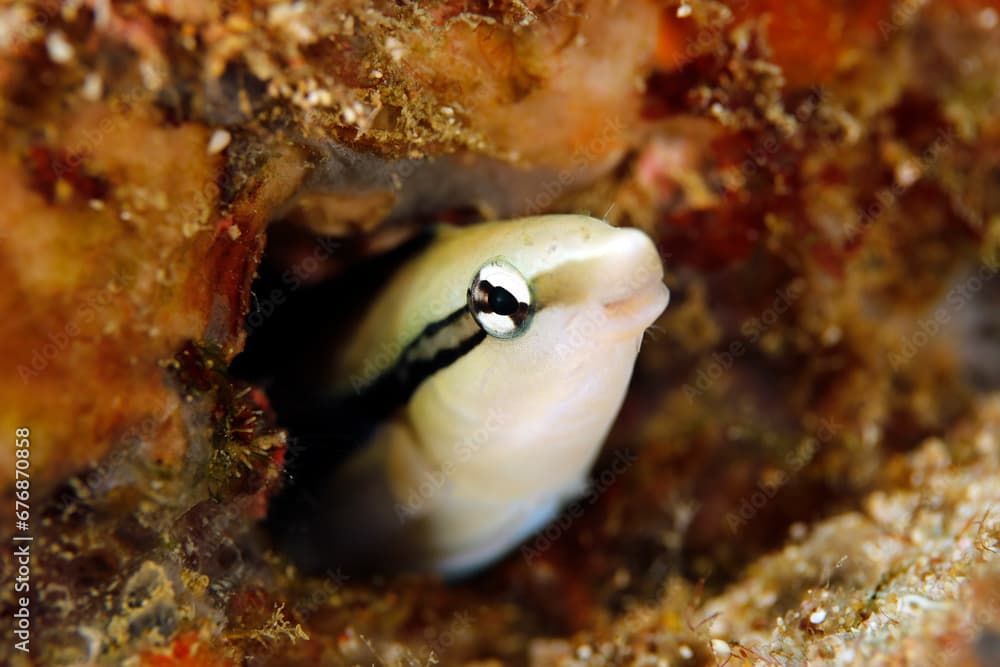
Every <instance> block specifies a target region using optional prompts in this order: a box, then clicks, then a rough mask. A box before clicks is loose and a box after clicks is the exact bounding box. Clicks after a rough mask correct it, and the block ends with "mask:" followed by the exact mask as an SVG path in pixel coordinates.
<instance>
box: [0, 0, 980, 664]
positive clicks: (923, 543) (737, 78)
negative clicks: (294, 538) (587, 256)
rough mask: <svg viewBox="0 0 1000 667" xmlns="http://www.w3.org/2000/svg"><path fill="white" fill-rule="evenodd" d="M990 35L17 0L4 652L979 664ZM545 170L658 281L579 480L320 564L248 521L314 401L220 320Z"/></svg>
mask: <svg viewBox="0 0 1000 667" xmlns="http://www.w3.org/2000/svg"><path fill="white" fill-rule="evenodd" d="M998 35H1000V2H997V1H996V0H898V1H896V2H889V1H885V2H882V1H878V2H868V3H849V2H832V3H823V2H818V1H816V0H808V1H806V2H799V3H782V2H772V1H771V0H759V1H757V2H747V1H746V0H727V1H726V2H721V1H718V0H635V1H632V2H599V1H597V0H570V1H567V0H557V1H555V2H550V3H546V2H537V1H535V0H503V1H498V2H493V1H490V2H487V1H485V0H469V1H465V2H457V1H455V0H442V1H440V2H433V3H425V4H420V5H417V4H412V3H395V2H387V1H383V0H340V1H333V0H331V1H329V2H294V3H283V2H263V1H261V0H229V1H227V2H223V3H195V2H186V1H183V0H142V1H140V2H130V3H123V2H98V1H96V0H69V1H66V2H54V1H49V0H11V1H10V2H7V3H5V4H4V6H3V7H0V116H2V122H0V137H2V142H0V145H2V146H3V148H2V150H0V182H2V183H3V193H4V196H3V197H2V198H0V278H2V279H3V281H4V283H5V284H6V285H7V286H8V288H7V291H6V292H4V293H3V294H2V295H0V312H2V313H3V314H4V317H3V318H2V319H0V369H2V377H3V380H2V381H0V428H2V429H3V431H4V432H5V433H7V434H9V435H8V439H9V440H8V442H9V444H8V445H5V446H4V447H2V448H0V489H2V490H3V496H4V500H3V502H4V503H5V504H6V506H7V507H9V508H14V511H17V512H25V514H24V515H23V516H24V519H22V518H21V517H22V515H20V514H14V511H12V512H10V514H8V513H6V512H5V514H4V516H5V519H4V522H3V524H2V525H0V535H2V536H3V540H4V542H5V543H6V544H9V545H13V546H11V547H10V549H9V551H8V552H5V556H4V558H3V560H2V561H0V573H2V575H3V576H2V579H3V581H4V586H3V589H2V593H0V608H2V613H3V616H4V618H6V619H14V628H15V629H18V628H21V629H25V633H24V635H23V637H22V636H21V635H16V636H15V639H18V638H20V639H22V641H24V637H28V638H29V639H28V640H27V641H29V644H24V645H23V648H30V652H26V651H23V650H21V649H20V648H18V645H17V644H16V643H15V641H8V642H5V644H4V645H2V646H0V661H2V662H3V663H4V664H13V665H50V664H51V665H62V664H66V665H69V664H132V665H157V666H166V665H201V664H204V665H225V664H233V665H236V664H245V665H265V664H275V665H294V664H317V663H318V664H344V665H350V664H383V665H427V664H479V665H487V664H531V665H536V666H538V667H542V666H545V665H602V664H609V665H618V664H635V665H641V664H649V665H660V664H664V665H666V664H669V665H722V664H729V665H736V664H780V665H785V664H792V665H799V664H841V665H852V664H863V665H870V664H886V665H887V664H906V665H911V664H912V665H936V664H941V665H969V666H978V665H991V664H997V663H998V662H1000V598H998V591H1000V569H998V568H1000V565H998V563H1000V561H998V559H997V549H998V548H1000V545H998V542H997V540H998V530H1000V523H998V522H1000V519H998V517H1000V510H997V509H996V506H997V504H998V502H1000V449H998V448H1000V444H998V437H1000V435H998V431H1000V397H998V392H1000V370H998V369H1000V336H998V334H997V331H998V326H997V322H998V315H1000V313H998V306H997V303H998V301H997V295H998V294H1000V291H998V290H1000V287H998V283H997V279H996V273H997V270H998V268H1000V77H998V75H997V72H998V71H1000V39H998V38H997V36H998ZM542 212H587V213H590V214H592V215H596V216H604V217H606V218H607V219H608V220H609V221H611V222H613V223H615V224H622V225H632V226H637V227H640V228H642V229H644V230H645V231H647V232H648V233H649V234H650V235H651V236H652V237H653V238H654V239H655V240H656V241H657V244H658V247H659V249H660V251H661V253H662V255H663V257H664V261H665V264H666V267H667V271H668V278H667V282H668V284H669V285H670V287H671V290H672V293H673V303H672V305H671V306H670V308H669V309H668V310H667V312H666V313H665V314H664V316H663V317H662V318H661V319H660V320H659V322H658V323H657V325H656V326H655V327H654V328H653V329H652V330H651V331H650V334H649V336H648V339H647V340H646V341H645V343H644V348H643V353H642V355H641V356H640V363H639V366H638V367H637V370H636V377H635V378H634V386H633V390H632V392H631V395H630V397H629V400H628V401H627V403H626V406H625V408H624V410H623V412H622V414H621V416H620V418H619V420H618V423H617V425H616V427H615V429H614V432H613V433H612V436H611V438H610V440H609V442H608V445H607V448H606V450H605V452H604V453H603V455H602V457H601V460H600V461H599V463H598V466H597V467H596V469H595V471H594V475H593V484H592V487H591V488H590V489H589V491H588V493H587V494H586V495H585V496H584V497H583V498H581V499H580V501H578V502H577V503H576V504H574V505H572V506H570V507H568V508H567V509H566V511H565V513H564V514H563V515H562V516H561V517H560V518H559V519H558V520H557V521H556V522H554V523H553V524H552V525H551V526H549V527H547V528H546V529H545V531H543V532H542V533H540V534H539V535H537V536H535V537H534V538H532V539H531V540H529V541H528V542H527V543H526V544H524V545H523V547H522V548H521V549H520V550H519V551H517V552H515V553H513V554H511V555H510V556H509V557H508V558H507V559H505V560H504V561H503V562H502V563H500V564H499V565H498V566H496V567H494V568H491V569H490V570H489V571H488V572H486V573H484V574H482V575H480V576H478V577H476V578H475V579H472V580H468V581H465V582H461V583H460V584H457V585H452V586H445V585H444V584H442V583H440V582H437V581H434V580H431V579H426V578H417V577H401V578H398V579H393V580H380V581H356V580H352V579H351V578H350V577H346V576H345V575H343V574H342V573H340V572H338V571H337V570H336V568H331V570H330V571H328V572H327V573H326V574H325V575H324V576H318V577H306V576H303V575H302V574H301V573H299V572H297V571H296V570H295V568H294V567H293V566H292V565H291V564H290V562H289V561H288V559H287V558H286V557H285V556H284V555H283V554H282V553H280V552H279V551H277V550H275V549H274V548H272V546H271V545H270V543H269V541H268V538H267V535H266V534H265V533H264V531H262V530H261V528H260V527H259V521H260V519H261V518H262V517H264V516H265V514H266V512H267V502H268V498H269V497H271V496H272V495H273V493H274V492H275V490H276V489H277V488H278V487H279V486H280V484H281V483H282V470H283V464H284V461H285V460H286V458H287V457H288V456H290V455H294V446H295V445H296V443H294V442H290V441H289V437H288V434H287V433H285V432H284V431H282V430H281V429H279V428H278V427H277V425H276V423H275V416H274V414H273V411H272V410H271V407H270V400H269V398H268V395H267V391H268V387H267V386H266V385H265V384H261V383H255V382H253V381H248V380H247V379H246V378H242V377H239V376H238V375H237V374H234V373H233V372H232V371H231V364H232V363H233V360H234V358H237V355H239V354H240V352H241V351H243V350H244V348H245V347H246V346H247V345H248V344H250V345H253V344H266V341H265V343H261V338H260V337H259V336H258V334H259V332H260V331H261V330H262V327H263V325H264V324H265V323H266V322H268V321H274V320H276V319H278V318H282V317H284V316H285V313H286V311H287V302H288V301H289V300H290V299H292V298H293V297H295V296H296V295H298V294H300V293H301V291H302V290H303V288H304V287H305V286H309V285H315V284H318V283H321V282H327V281H333V282H336V281H337V280H338V278H339V277H341V276H343V275H346V272H350V271H352V270H356V269H358V267H366V266H375V265H376V264H375V263H376V262H378V261H379V260H380V258H384V257H386V256H387V253H388V251H390V250H392V249H394V248H397V247H400V245H401V244H402V243H403V242H404V241H406V240H407V239H408V238H410V237H411V236H413V235H414V234H415V233H416V232H417V231H418V230H419V229H420V228H421V227H422V226H423V225H426V224H427V223H429V222H432V221H448V222H453V223H455V224H464V223H466V222H469V221H472V220H478V219H483V218H503V217H510V216H517V215H526V214H532V213H542ZM268 271H270V272H271V274H273V275H277V276H279V279H278V280H277V281H276V282H275V283H274V284H273V285H272V286H269V288H268V289H267V290H266V291H265V290H264V289H263V288H262V283H261V282H260V280H259V279H258V275H263V274H264V273H266V272H268ZM376 272H377V271H376ZM352 275H353V274H352ZM352 287H353V284H352ZM248 341H249V343H248ZM22 442H23V443H25V444H23V445H21V444H19V443H22ZM20 452H30V454H22V453H20ZM22 461H24V462H25V463H21V462H22ZM19 470H20V471H21V474H19V473H18V471H19ZM26 480H28V481H26ZM19 494H20V495H19ZM16 501H20V502H21V503H22V505H20V506H15V502H16ZM25 506H27V509H23V508H24V507H25ZM15 517H16V521H15ZM22 521H23V522H24V523H23V524H22V523H20V522H22ZM18 537H31V538H32V539H31V541H30V547H27V546H25V545H26V544H27V541H15V540H16V538H18ZM17 549H27V550H28V551H27V552H30V557H26V559H27V563H28V564H27V565H25V564H24V563H22V562H20V561H19V560H18V557H17V555H16V554H17V553H22V552H19V551H16V550H17ZM27 552H23V553H27ZM22 566H23V567H22ZM22 581H23V582H24V583H25V584H26V587H25V588H18V587H17V585H16V584H17V583H18V582H22ZM22 600H26V601H27V603H25V602H23V601H22ZM22 609H27V610H28V612H21V610H22ZM21 613H28V614H29V616H30V621H26V622H25V623H20V621H19V620H18V618H19V616H18V614H21Z"/></svg>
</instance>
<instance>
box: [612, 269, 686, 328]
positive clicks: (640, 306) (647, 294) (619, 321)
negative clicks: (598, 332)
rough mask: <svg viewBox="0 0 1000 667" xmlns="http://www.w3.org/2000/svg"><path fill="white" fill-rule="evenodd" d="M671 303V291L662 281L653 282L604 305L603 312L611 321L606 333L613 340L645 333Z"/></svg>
mask: <svg viewBox="0 0 1000 667" xmlns="http://www.w3.org/2000/svg"><path fill="white" fill-rule="evenodd" d="M669 303H670V290H669V289H668V288H667V286H666V285H665V284H664V283H663V281H662V279H660V280H655V281H651V282H650V283H649V284H647V285H646V286H644V287H640V288H638V289H636V290H635V291H634V292H632V293H631V294H629V295H628V296H626V297H624V298H621V299H615V300H613V301H608V302H605V303H603V304H602V311H603V313H604V314H605V315H607V316H608V320H609V321H608V325H607V327H606V328H605V331H607V333H608V336H609V337H613V338H619V337H621V336H623V335H634V334H637V333H640V332H642V331H645V330H646V329H647V328H648V327H649V326H650V325H651V324H653V322H655V321H656V319H657V318H658V317H659V316H660V315H662V314H663V311H665V310H666V308H667V305H668V304H669Z"/></svg>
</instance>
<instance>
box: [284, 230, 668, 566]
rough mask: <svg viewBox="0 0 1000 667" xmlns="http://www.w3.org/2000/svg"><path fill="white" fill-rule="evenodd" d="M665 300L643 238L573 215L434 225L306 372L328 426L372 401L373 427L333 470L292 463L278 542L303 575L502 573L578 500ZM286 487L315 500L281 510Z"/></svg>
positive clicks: (652, 251) (312, 462) (308, 461)
mask: <svg viewBox="0 0 1000 667" xmlns="http://www.w3.org/2000/svg"><path fill="white" fill-rule="evenodd" d="M668 300H669V291H668V290H667V287H666V285H664V283H663V266H662V263H661V260H660V257H659V255H658V253H657V251H656V248H655V246H654V244H653V243H652V241H651V240H650V238H649V237H648V236H647V235H646V234H644V233H643V232H641V231H639V230H637V229H630V228H616V227H613V226H611V225H609V224H607V223H605V222H603V221H601V220H597V219H595V218H591V217H587V216H581V215H546V216H538V217H531V218H523V219H518V220H509V221H497V222H486V223H480V224H475V225H471V226H467V227H461V228H458V227H444V226H442V227H439V228H437V229H436V230H435V231H434V233H433V236H432V238H431V240H430V241H429V242H428V243H427V244H426V245H425V247H423V248H422V250H421V251H420V252H419V254H417V255H416V256H414V257H412V258H410V259H409V260H407V261H406V262H405V263H404V264H403V265H402V266H401V267H400V268H399V270H398V271H397V272H396V273H395V274H394V275H393V276H392V278H391V279H389V281H388V283H387V284H386V285H385V286H384V288H383V289H382V290H381V292H380V293H379V294H378V296H377V297H376V298H375V299H374V301H373V302H372V303H371V305H370V308H369V310H368V312H367V313H366V314H365V315H364V316H363V318H362V319H361V321H360V322H359V324H358V327H357V329H356V330H355V331H354V332H353V334H352V335H351V337H350V338H349V342H348V344H347V345H346V346H344V347H343V348H342V349H341V350H340V351H339V353H337V354H332V353H331V355H330V357H329V359H326V360H324V359H319V360H317V361H316V364H317V369H318V372H319V373H320V374H321V375H323V376H324V377H329V378H331V380H330V382H329V384H328V385H327V387H326V389H325V392H324V393H325V395H324V396H323V401H322V402H321V405H329V406H335V405H339V406H340V407H339V408H337V409H335V408H333V407H331V408H330V411H329V413H328V414H329V415H330V419H331V420H336V417H335V415H336V414H340V415H343V414H345V410H344V408H343V406H345V405H347V406H351V405H362V404H368V405H371V404H372V403H375V404H377V405H379V406H380V409H379V410H378V411H377V412H378V414H379V415H380V417H381V419H380V421H379V423H378V424H377V425H376V426H375V427H374V429H373V430H372V431H371V432H370V434H367V435H366V436H365V438H364V443H363V445H361V446H360V447H358V448H356V449H355V450H353V451H352V453H351V454H350V455H349V456H347V457H346V460H344V461H342V462H340V464H339V465H337V466H336V467H335V469H330V470H325V469H323V466H322V465H318V464H317V463H316V461H318V460H319V459H317V458H316V457H312V458H310V457H309V456H304V457H303V458H302V461H300V463H299V466H298V468H296V467H295V461H294V460H293V461H292V463H291V465H292V475H291V479H290V480H289V482H288V484H289V487H290V489H289V490H290V492H292V493H291V494H290V495H286V496H285V498H282V497H280V496H279V498H278V501H277V508H276V509H275V512H274V513H273V515H272V524H275V523H276V524H277V532H278V533H279V535H281V536H282V537H281V538H280V541H282V542H284V545H285V547H286V548H287V549H288V550H289V551H291V553H292V555H293V557H295V558H296V559H297V560H298V561H299V562H300V563H301V564H302V565H303V567H305V568H306V569H312V570H323V569H329V570H331V571H332V570H337V569H341V568H342V569H343V570H344V571H354V570H359V569H363V570H365V571H368V572H391V571H398V570H410V571H414V570H415V571H424V572H433V573H437V574H439V575H441V576H443V577H446V578H457V577H462V576H465V575H468V574H471V573H473V572H475V571H477V570H479V569H481V568H483V567H485V566H486V565H488V564H490V563H492V562H494V561H496V560H497V559H499V558H500V557H502V556H503V555H504V554H506V553H507V552H509V551H510V550H511V549H513V548H514V547H516V546H517V545H518V544H519V543H520V542H522V541H523V540H524V539H526V538H527V537H529V536H530V535H531V534H532V533H533V532H535V531H537V530H539V529H540V528H542V527H543V526H544V525H545V524H546V523H547V522H549V521H550V520H551V519H553V518H554V517H555V516H556V515H557V513H558V512H559V510H560V508H561V507H562V506H563V505H564V504H565V503H567V502H568V501H570V500H572V499H574V498H575V497H577V496H579V495H581V494H582V493H583V492H584V491H585V487H586V479H587V475H588V471H589V469H590V467H591V465H592V463H593V461H594V459H595V457H596V455H597V453H598V451H599V449H600V447H601V445H602V443H603V442H604V439H605V438H606V436H607V433H608V431H609V429H610V428H611V425H612V422H613V421H614V419H615V417H616V415H617V414H618V411H619V409H620V408H621V405H622V402H623V400H624V397H625V392H626V390H627V387H628V384H629V380H630V378H631V375H632V370H633V367H634V365H635V360H636V356H637V354H638V352H639V347H640V344H641V342H642V338H643V335H644V332H645V330H646V328H647V327H649V326H650V325H651V324H652V323H653V321H654V320H655V319H656V318H657V317H659V315H660V314H661V313H662V312H663V310H664V309H665V308H666V306H667V303H668ZM311 409H312V411H313V414H314V416H315V417H316V419H314V420H313V421H314V422H315V421H317V419H318V420H319V421H322V419H323V418H324V414H327V413H324V411H323V409H322V407H320V408H315V407H313V408H311ZM358 409H359V410H360V409H361V408H358ZM337 410H339V412H337ZM352 410H353V408H348V409H347V412H350V411H352ZM334 430H335V429H334ZM293 436H294V429H293ZM317 447H319V448H322V447H335V445H334V444H333V443H329V442H328V443H324V442H322V441H319V442H316V441H313V442H310V443H309V444H308V448H310V449H312V448H317ZM303 462H304V463H303ZM296 470H298V472H296ZM296 486H306V487H308V489H309V494H311V496H312V502H311V503H308V504H299V505H296V504H295V503H294V502H290V501H289V497H291V498H295V497H296V495H298V497H300V498H301V496H302V489H301V488H300V489H298V490H297V491H298V493H297V494H296V493H295V492H296ZM293 515H294V516H293ZM293 525H295V526H297V528H296V529H292V528H291V526H293Z"/></svg>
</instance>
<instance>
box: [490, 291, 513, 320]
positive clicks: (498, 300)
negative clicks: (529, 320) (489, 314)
mask: <svg viewBox="0 0 1000 667" xmlns="http://www.w3.org/2000/svg"><path fill="white" fill-rule="evenodd" d="M489 304H490V310H492V311H493V312H494V313H496V314H497V315H513V314H514V313H516V312H517V306H518V303H517V299H516V298H515V297H514V295H513V294H511V293H510V292H508V291H507V290H505V289H504V288H502V287H499V286H496V287H493V288H491V289H490V296H489Z"/></svg>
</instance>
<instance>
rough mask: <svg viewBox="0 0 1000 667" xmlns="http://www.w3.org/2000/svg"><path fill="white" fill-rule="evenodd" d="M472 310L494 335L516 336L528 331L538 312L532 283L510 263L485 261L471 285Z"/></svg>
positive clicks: (496, 260)
mask: <svg viewBox="0 0 1000 667" xmlns="http://www.w3.org/2000/svg"><path fill="white" fill-rule="evenodd" d="M468 301H469V312H471V313H472V317H474V318H475V320H476V323H477V324H478V325H479V326H480V328H481V329H482V330H483V331H485V332H486V333H488V334H489V335H490V336H493V337H494V338H516V337H517V336H520V335H521V334H523V333H524V332H525V331H527V330H528V326H529V325H530V324H531V316H532V315H533V314H534V312H535V305H534V299H533V298H532V294H531V286H530V285H529V284H528V281H527V280H526V279H525V277H524V276H523V275H521V272H520V271H518V270H517V269H516V268H514V266H513V265H511V264H510V262H507V261H506V260H503V259H500V258H496V259H491V260H490V261H488V262H486V264H483V266H482V267H481V268H480V269H479V270H478V271H477V272H476V275H475V277H474V278H473V279H472V284H471V285H469V297H468Z"/></svg>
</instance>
